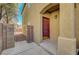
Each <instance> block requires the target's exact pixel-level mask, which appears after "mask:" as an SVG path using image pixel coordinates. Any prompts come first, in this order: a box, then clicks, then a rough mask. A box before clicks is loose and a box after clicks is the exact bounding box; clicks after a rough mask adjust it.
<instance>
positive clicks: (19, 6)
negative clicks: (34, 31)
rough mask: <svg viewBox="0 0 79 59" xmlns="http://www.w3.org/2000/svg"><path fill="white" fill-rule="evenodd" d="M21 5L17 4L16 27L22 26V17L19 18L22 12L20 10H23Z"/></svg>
mask: <svg viewBox="0 0 79 59" xmlns="http://www.w3.org/2000/svg"><path fill="white" fill-rule="evenodd" d="M23 5H24V4H23V3H20V4H18V16H17V18H18V25H22V16H21V12H22V8H23Z"/></svg>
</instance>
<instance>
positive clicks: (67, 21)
mask: <svg viewBox="0 0 79 59" xmlns="http://www.w3.org/2000/svg"><path fill="white" fill-rule="evenodd" d="M74 21H75V8H74V4H73V3H65V4H63V3H61V4H60V23H59V24H60V35H59V37H58V54H65V55H71V54H76V38H75V31H74V29H75V26H74V25H75V24H74V23H75V22H74Z"/></svg>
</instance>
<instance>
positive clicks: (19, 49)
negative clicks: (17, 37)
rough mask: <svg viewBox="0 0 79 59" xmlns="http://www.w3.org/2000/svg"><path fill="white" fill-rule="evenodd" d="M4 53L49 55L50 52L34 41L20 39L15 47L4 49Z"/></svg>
mask: <svg viewBox="0 0 79 59" xmlns="http://www.w3.org/2000/svg"><path fill="white" fill-rule="evenodd" d="M2 55H49V53H48V52H47V51H45V50H44V49H43V48H42V47H40V46H38V45H37V44H35V43H34V42H33V43H27V42H26V41H20V42H16V43H15V47H14V48H10V49H6V50H4V51H3V52H2Z"/></svg>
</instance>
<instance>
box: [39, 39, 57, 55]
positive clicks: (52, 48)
mask: <svg viewBox="0 0 79 59" xmlns="http://www.w3.org/2000/svg"><path fill="white" fill-rule="evenodd" d="M40 46H41V47H43V48H44V49H45V50H47V51H48V52H49V53H50V54H54V55H56V53H57V44H56V43H55V42H54V41H52V40H50V39H48V40H45V41H43V42H41V43H40Z"/></svg>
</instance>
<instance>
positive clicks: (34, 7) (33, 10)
mask: <svg viewBox="0 0 79 59" xmlns="http://www.w3.org/2000/svg"><path fill="white" fill-rule="evenodd" d="M46 5H48V4H47V3H45V4H44V3H39V4H31V7H30V8H28V14H29V15H28V22H30V24H31V25H33V26H34V41H35V42H36V43H39V42H40V41H41V40H42V33H41V18H42V17H41V14H40V12H41V10H42V9H43V8H44V7H45V6H46Z"/></svg>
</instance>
